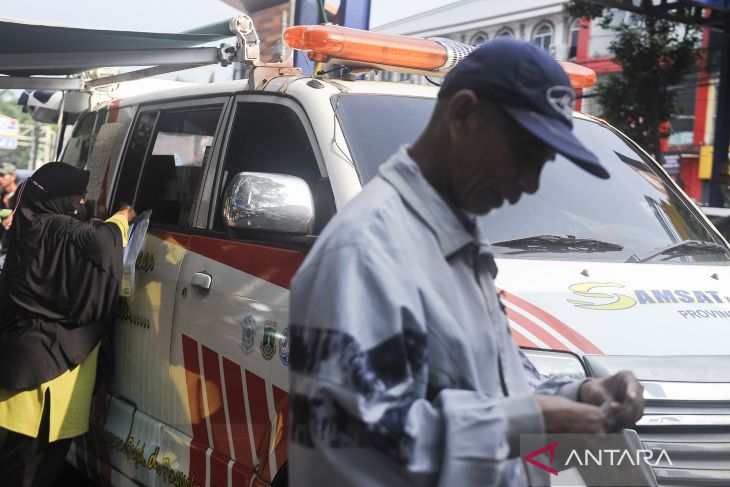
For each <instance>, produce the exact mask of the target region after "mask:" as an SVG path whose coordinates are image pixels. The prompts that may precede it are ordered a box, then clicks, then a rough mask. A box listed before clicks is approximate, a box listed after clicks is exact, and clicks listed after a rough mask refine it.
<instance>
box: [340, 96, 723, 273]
mask: <svg viewBox="0 0 730 487" xmlns="http://www.w3.org/2000/svg"><path fill="white" fill-rule="evenodd" d="M435 102H436V101H435V100H433V99H425V98H413V97H402V96H377V95H375V96H374V95H356V94H352V95H342V96H340V97H339V100H338V102H337V105H336V107H337V112H336V113H337V119H338V120H339V122H340V124H341V126H342V129H343V133H344V134H345V138H346V140H347V144H348V147H349V148H350V152H351V153H352V155H353V158H354V163H355V166H356V167H357V168H358V172H359V174H360V177H361V178H362V180H363V183H366V182H367V181H368V180H369V179H371V178H372V177H374V176H375V175H376V174H377V167H378V165H380V164H381V163H382V162H383V161H384V160H385V159H386V158H387V157H388V156H389V155H390V154H392V153H393V152H395V151H396V150H397V149H398V147H399V146H400V145H401V144H404V143H412V142H413V141H414V140H415V139H416V137H417V136H418V134H419V133H420V132H421V131H422V130H423V128H424V127H425V125H426V123H428V120H429V119H430V116H431V112H432V110H433V107H434V105H435ZM573 124H574V132H575V134H576V135H577V137H578V138H579V139H580V140H581V141H583V143H584V144H585V145H586V147H588V148H589V149H591V150H592V151H593V152H594V153H595V154H596V155H597V156H598V158H599V159H600V160H601V163H602V164H603V165H604V166H605V167H606V169H607V170H608V172H609V173H610V175H611V177H610V178H609V179H607V180H601V179H598V178H596V177H593V176H591V175H590V174H588V173H587V172H585V171H583V170H582V169H580V168H578V167H577V166H576V165H575V164H572V163H571V162H569V161H568V160H566V159H565V158H563V157H562V156H558V157H557V158H556V159H555V161H553V162H549V163H548V164H546V165H545V168H544V170H543V172H542V176H541V179H540V190H539V191H538V192H537V193H536V194H534V195H523V196H522V198H521V199H520V201H519V202H518V203H517V204H514V205H510V204H508V203H505V204H504V205H503V206H502V207H501V208H499V209H496V210H492V211H490V212H489V213H488V214H487V215H486V216H485V217H482V218H480V219H479V225H480V228H481V229H482V234H483V235H484V236H486V237H487V238H488V239H489V241H491V242H492V243H496V242H501V243H505V244H506V243H509V245H505V246H495V247H493V249H494V252H495V253H497V254H499V255H500V256H501V257H510V258H524V259H536V258H539V259H553V260H559V259H566V260H598V261H605V262H626V261H633V260H632V259H633V257H635V256H643V255H648V254H651V253H652V252H653V251H654V250H657V249H667V248H669V247H670V246H673V245H676V244H680V243H682V242H685V241H688V240H692V241H697V240H698V241H703V242H710V243H719V244H721V245H722V243H721V242H719V239H716V237H714V234H713V232H712V231H711V230H710V228H709V227H708V225H707V224H706V223H705V222H704V221H703V220H701V219H700V218H698V217H697V216H696V213H695V210H693V209H692V208H691V206H690V204H689V202H688V201H687V200H686V199H685V198H684V197H683V196H682V195H681V194H680V193H679V192H678V191H677V190H676V189H675V188H674V186H673V185H672V184H671V182H670V181H669V178H668V177H667V176H666V174H665V173H663V172H662V171H659V170H658V169H656V168H655V166H654V164H653V163H651V161H650V160H649V159H648V158H647V157H646V156H645V155H644V154H643V153H642V152H641V151H638V150H637V149H636V148H635V147H634V145H633V144H631V143H630V142H629V141H628V140H626V139H625V138H624V137H623V136H622V135H621V134H619V133H617V132H615V131H613V130H611V129H610V128H608V127H607V126H605V125H602V124H600V123H598V122H594V121H591V120H584V119H580V118H574V119H573ZM486 136H487V137H488V134H486ZM545 236H557V237H564V238H559V239H555V238H553V237H548V238H544V237H545ZM541 237H542V238H541ZM571 239H573V240H576V239H578V240H580V241H576V242H574V243H571ZM518 240H522V243H521V244H520V242H515V241H518ZM556 240H560V241H556ZM695 247H696V246H695ZM660 261H669V262H672V263H678V264H680V263H713V264H717V263H720V264H724V265H730V254H728V253H723V252H722V251H717V249H714V251H712V252H710V251H707V252H705V251H698V250H697V248H692V246H688V247H682V246H680V247H679V248H677V251H672V252H669V253H667V254H666V255H664V254H662V255H661V256H659V258H658V259H656V260H653V261H652V262H660Z"/></svg>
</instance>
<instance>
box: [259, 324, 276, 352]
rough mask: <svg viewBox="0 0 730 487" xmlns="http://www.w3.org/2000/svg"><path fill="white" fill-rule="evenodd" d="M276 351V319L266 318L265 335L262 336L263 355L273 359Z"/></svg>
mask: <svg viewBox="0 0 730 487" xmlns="http://www.w3.org/2000/svg"><path fill="white" fill-rule="evenodd" d="M275 353H276V321H269V320H266V326H264V336H263V338H261V356H263V357H264V360H271V359H272V358H273V357H274V354H275Z"/></svg>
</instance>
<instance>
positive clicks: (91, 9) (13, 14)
mask: <svg viewBox="0 0 730 487" xmlns="http://www.w3.org/2000/svg"><path fill="white" fill-rule="evenodd" d="M453 1H454V0H397V1H394V0H371V14H370V24H371V26H372V27H376V26H378V25H381V24H384V23H388V22H391V21H393V20H397V19H400V18H404V17H407V16H409V15H413V14H416V13H420V12H424V11H426V10H431V9H432V8H436V7H440V6H441V5H445V4H447V3H452V2H453ZM237 13H238V11H237V10H236V9H234V8H232V7H229V6H228V5H226V4H225V3H223V2H222V1H221V0H114V1H111V0H62V1H59V0H26V1H12V0H4V1H3V2H2V6H0V17H10V18H17V19H24V20H37V21H45V22H55V23H60V24H70V25H77V26H81V27H91V28H104V29H119V30H140V31H152V32H179V31H182V30H185V29H190V28H193V27H199V26H201V25H205V24H209V23H212V22H215V21H217V20H221V19H224V18H226V17H230V16H233V15H236V14H237Z"/></svg>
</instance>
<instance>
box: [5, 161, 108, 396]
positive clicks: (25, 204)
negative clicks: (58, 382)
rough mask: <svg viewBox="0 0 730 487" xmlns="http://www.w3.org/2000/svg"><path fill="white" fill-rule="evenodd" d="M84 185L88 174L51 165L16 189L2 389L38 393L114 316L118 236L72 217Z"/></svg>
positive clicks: (72, 363)
mask: <svg viewBox="0 0 730 487" xmlns="http://www.w3.org/2000/svg"><path fill="white" fill-rule="evenodd" d="M88 182H89V173H88V172H87V171H83V170H80V169H77V168H75V167H73V166H70V165H68V164H65V163H62V162H52V163H49V164H46V165H44V166H42V167H41V168H40V169H38V170H37V171H36V172H35V173H34V174H33V175H32V176H31V177H30V178H28V179H27V180H26V182H25V183H24V184H23V186H22V187H21V188H20V189H19V190H18V192H19V198H18V204H17V207H16V209H15V214H14V216H13V224H12V226H11V227H10V230H9V231H8V232H9V233H8V253H7V257H6V259H5V267H4V268H3V271H2V274H0V387H3V388H13V389H26V388H31V387H36V386H37V385H39V384H42V383H43V382H46V381H48V380H50V379H53V378H55V377H58V376H59V375H61V374H62V373H64V372H65V371H67V370H70V369H72V368H73V367H75V366H76V365H78V364H79V363H81V362H82V361H83V360H84V359H85V358H86V357H87V356H88V355H89V353H90V352H91V351H92V350H93V348H94V347H95V346H96V345H97V344H98V343H99V340H100V338H101V335H102V333H103V331H104V325H105V324H106V323H107V322H109V320H110V319H111V318H112V317H113V312H114V310H115V305H116V299H117V296H118V293H119V281H120V279H121V275H122V238H121V232H120V231H119V228H118V227H117V226H116V225H114V224H102V225H99V226H93V225H92V224H90V223H83V222H80V221H78V220H77V219H76V218H74V215H75V213H76V212H77V211H78V209H79V207H80V200H81V198H82V197H83V195H84V193H85V192H86V186H87V185H88Z"/></svg>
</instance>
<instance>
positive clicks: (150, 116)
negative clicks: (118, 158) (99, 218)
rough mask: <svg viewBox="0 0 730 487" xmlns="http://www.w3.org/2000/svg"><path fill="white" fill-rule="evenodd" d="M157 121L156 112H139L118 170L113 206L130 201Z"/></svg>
mask: <svg viewBox="0 0 730 487" xmlns="http://www.w3.org/2000/svg"><path fill="white" fill-rule="evenodd" d="M156 121H157V112H145V113H142V114H140V116H139V118H138V119H137V123H136V124H135V125H134V129H133V130H132V134H131V136H130V140H129V147H127V153H126V154H125V156H124V162H122V168H121V170H120V171H119V180H118V182H117V193H116V196H115V198H114V208H115V209H116V208H119V206H120V205H121V204H123V203H132V202H133V201H134V194H135V192H136V191H137V182H138V181H139V175H140V174H141V172H142V163H143V162H144V158H145V155H146V154H147V149H148V148H149V144H150V140H151V139H152V133H153V131H154V129H155V122H156Z"/></svg>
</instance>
